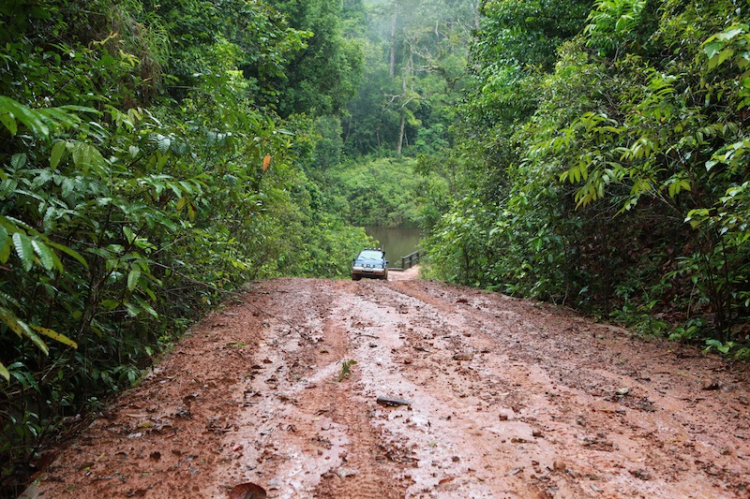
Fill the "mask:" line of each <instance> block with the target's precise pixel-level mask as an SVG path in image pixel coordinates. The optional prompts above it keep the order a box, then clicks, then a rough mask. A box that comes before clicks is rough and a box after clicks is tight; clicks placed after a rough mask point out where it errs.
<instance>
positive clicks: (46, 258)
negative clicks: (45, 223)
mask: <svg viewBox="0 0 750 499" xmlns="http://www.w3.org/2000/svg"><path fill="white" fill-rule="evenodd" d="M31 245H32V246H33V247H34V252H35V253H36V254H37V256H38V257H39V261H41V262H42V266H43V267H44V268H45V270H52V269H54V268H55V266H56V265H55V263H56V258H55V254H54V252H53V251H52V250H51V249H49V247H48V246H47V245H46V244H44V243H43V242H41V241H40V240H39V239H36V238H35V239H32V240H31ZM59 261H60V260H57V262H59ZM58 270H62V269H58Z"/></svg>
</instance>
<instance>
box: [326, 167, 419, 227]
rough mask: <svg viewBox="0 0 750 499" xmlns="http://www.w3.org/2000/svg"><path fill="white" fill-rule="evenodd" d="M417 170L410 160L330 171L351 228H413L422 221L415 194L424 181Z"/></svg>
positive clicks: (329, 174)
mask: <svg viewBox="0 0 750 499" xmlns="http://www.w3.org/2000/svg"><path fill="white" fill-rule="evenodd" d="M414 166H415V161H414V160H412V159H409V158H398V159H390V158H384V159H363V160H361V161H349V162H345V163H341V164H339V165H337V166H335V167H333V168H331V169H330V170H329V172H328V182H329V185H330V188H331V189H332V191H333V193H334V196H336V197H337V198H338V199H339V200H340V205H341V206H342V209H343V210H344V215H345V217H346V219H347V220H348V221H349V222H351V223H352V224H354V225H359V226H362V225H378V226H382V227H404V226H414V225H416V224H417V222H418V220H419V217H420V214H419V206H418V203H417V199H415V197H414V192H416V190H417V188H418V186H419V185H420V183H421V181H422V177H421V176H420V175H418V174H417V173H415V171H414Z"/></svg>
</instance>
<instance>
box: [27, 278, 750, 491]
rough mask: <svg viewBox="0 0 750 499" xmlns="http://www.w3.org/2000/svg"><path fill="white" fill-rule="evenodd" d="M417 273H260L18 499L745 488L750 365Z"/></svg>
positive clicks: (749, 459) (748, 484) (749, 484)
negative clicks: (274, 276) (355, 278)
mask: <svg viewBox="0 0 750 499" xmlns="http://www.w3.org/2000/svg"><path fill="white" fill-rule="evenodd" d="M413 274H415V271H412V275H409V274H405V273H404V274H401V273H399V275H397V273H395V272H394V273H392V274H391V277H390V279H391V280H390V281H388V282H383V281H367V280H363V281H360V282H352V281H331V280H314V279H279V280H273V281H268V282H263V283H260V284H256V285H254V286H253V287H252V289H251V290H250V291H248V292H247V293H246V294H245V295H244V296H243V297H242V299H241V300H237V301H236V302H234V303H228V304H226V306H225V308H223V309H222V310H220V311H217V312H215V313H214V314H212V315H211V316H209V317H208V318H206V319H205V320H204V321H203V322H202V323H200V324H199V325H197V326H196V327H194V328H193V329H192V330H191V331H190V333H189V334H188V335H187V336H186V337H185V338H184V339H183V340H182V341H181V342H180V343H179V344H178V345H177V346H176V347H175V349H174V350H173V351H172V352H171V353H170V354H169V355H168V356H166V358H164V359H163V361H162V362H160V363H159V364H158V366H156V367H155V368H154V369H153V371H152V372H151V373H150V374H149V375H148V376H147V377H146V379H145V380H144V381H143V382H142V383H141V384H140V385H139V386H138V387H137V388H135V389H133V390H132V391H130V392H128V393H126V394H124V395H123V396H122V397H121V398H120V399H119V400H118V401H117V402H116V403H114V405H112V406H111V407H110V408H109V409H108V410H107V411H106V412H104V413H103V414H101V416H100V417H99V418H98V419H97V420H96V421H94V422H93V423H92V424H91V425H90V427H89V428H88V429H87V430H85V431H84V432H83V433H82V434H81V435H80V437H79V438H78V439H77V440H75V441H74V442H73V443H72V444H70V445H69V446H68V447H67V448H65V449H63V450H61V451H60V453H59V455H58V456H57V457H56V459H55V460H54V461H53V462H52V464H51V465H50V466H49V467H48V468H47V469H46V470H45V471H44V472H43V473H41V474H39V475H38V476H37V477H36V481H35V483H34V485H33V486H32V487H31V488H30V489H29V490H27V492H26V493H25V494H24V496H23V497H27V498H28V497H34V498H58V497H61V498H65V497H75V498H81V497H87V498H102V497H146V498H162V497H163V498H167V497H169V498H173V497H211V498H226V497H230V493H231V491H232V489H233V488H234V487H235V486H237V485H239V484H244V483H254V484H257V485H259V486H261V487H263V488H264V489H265V490H266V491H267V493H268V497H283V498H296V497H303V498H307V497H310V498H312V497H319V498H346V497H351V498H370V497H372V498H399V497H445V498H454V497H461V498H506V497H507V498H515V497H522V498H526V497H531V498H549V497H565V498H587V497H591V498H594V497H596V498H614V497H645V498H689V497H694V498H713V497H717V498H718V497H750V492H749V491H750V475H749V472H750V419H748V412H749V411H750V407H749V406H748V403H749V400H750V393H748V387H749V385H748V375H747V371H746V366H744V365H743V366H730V365H728V364H726V363H725V362H723V361H721V360H720V359H717V358H715V357H711V356H706V355H703V354H702V353H701V352H700V351H699V350H695V349H692V348H688V347H683V346H679V345H677V344H674V343H669V342H665V341H660V340H654V339H643V338H640V337H636V336H634V335H632V334H630V333H629V332H628V331H626V330H623V329H620V328H617V327H613V326H609V325H605V324H597V323H594V322H592V321H590V320H588V319H585V318H583V317H580V316H578V315H576V314H574V313H572V312H570V311H567V310H563V309H556V308H554V307H551V306H547V305H543V304H539V303H535V302H530V301H522V300H516V299H511V298H508V297H505V296H503V295H499V294H493V293H486V292H480V291H476V290H472V289H467V288H461V287H454V286H448V285H445V284H442V283H438V282H432V281H420V280H409V279H410V278H411V277H413ZM355 362H356V363H355ZM379 397H385V398H387V399H395V400H400V401H403V402H408V405H405V404H400V405H382V404H379V403H378V398H379ZM235 492H236V491H235ZM233 497H245V498H246V497H253V496H251V495H249V494H247V495H238V494H235V495H234V496H233Z"/></svg>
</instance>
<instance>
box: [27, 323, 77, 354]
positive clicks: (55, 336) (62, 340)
mask: <svg viewBox="0 0 750 499" xmlns="http://www.w3.org/2000/svg"><path fill="white" fill-rule="evenodd" d="M31 327H32V328H33V329H34V330H36V331H38V332H39V333H41V334H43V335H44V336H46V337H48V338H52V339H53V340H55V341H57V342H59V343H62V344H63V345H68V346H69V347H73V348H76V349H77V348H78V343H76V342H75V341H73V340H71V339H70V338H68V337H67V336H65V335H64V334H60V333H58V332H56V331H53V330H52V329H49V328H46V327H41V326H31Z"/></svg>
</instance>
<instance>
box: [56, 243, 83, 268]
mask: <svg viewBox="0 0 750 499" xmlns="http://www.w3.org/2000/svg"><path fill="white" fill-rule="evenodd" d="M48 244H49V245H50V246H52V247H53V248H55V249H59V250H60V251H62V252H63V253H65V254H66V255H68V256H70V257H73V258H74V259H76V260H78V261H79V262H80V263H81V265H83V266H84V267H86V268H89V264H88V263H87V262H86V259H85V258H83V257H82V256H81V255H80V253H78V252H77V251H75V250H73V249H70V248H68V247H67V246H65V245H62V244H57V243H53V242H52V241H49V243H48Z"/></svg>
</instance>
